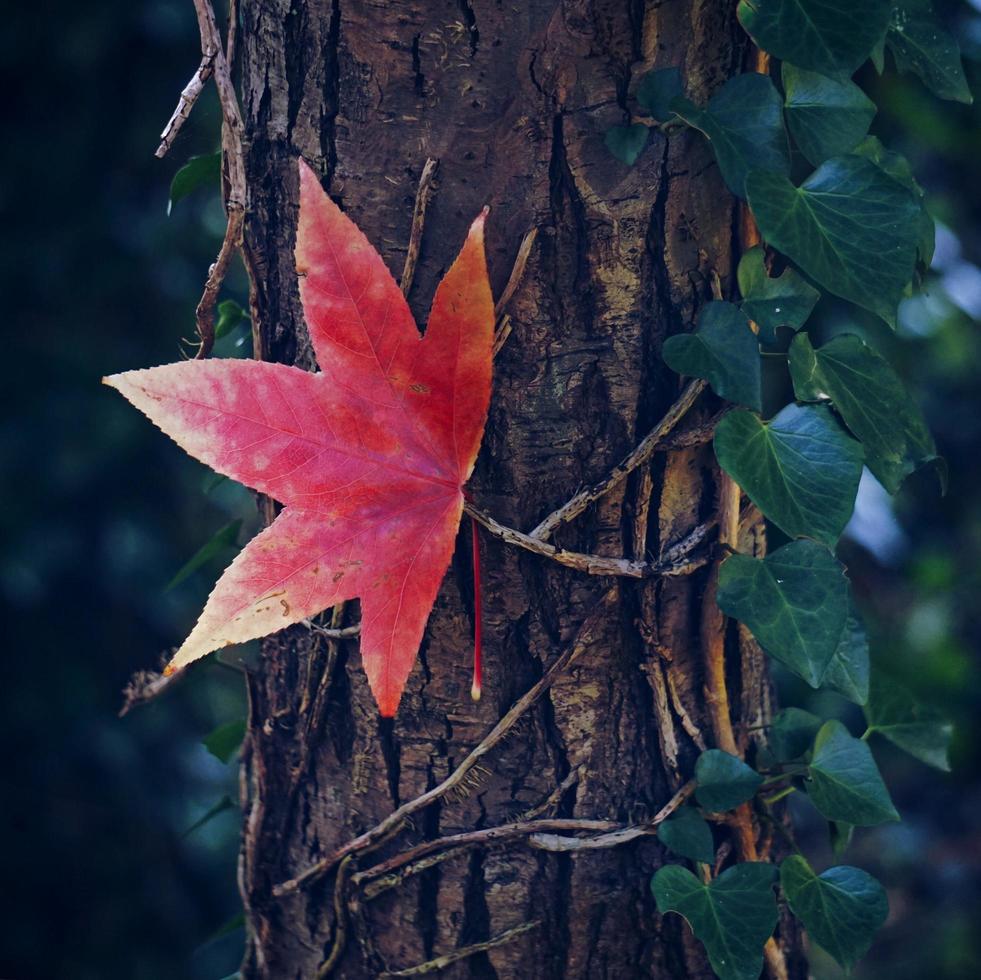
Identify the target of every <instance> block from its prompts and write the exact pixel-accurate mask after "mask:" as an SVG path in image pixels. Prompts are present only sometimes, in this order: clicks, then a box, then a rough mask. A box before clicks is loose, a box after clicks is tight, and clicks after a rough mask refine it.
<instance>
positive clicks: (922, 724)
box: [865, 672, 953, 772]
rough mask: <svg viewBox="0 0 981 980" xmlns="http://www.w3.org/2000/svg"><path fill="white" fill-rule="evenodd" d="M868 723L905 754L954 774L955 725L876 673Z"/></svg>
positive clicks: (872, 687) (868, 705)
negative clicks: (951, 751) (951, 757)
mask: <svg viewBox="0 0 981 980" xmlns="http://www.w3.org/2000/svg"><path fill="white" fill-rule="evenodd" d="M865 720H866V721H867V722H868V726H869V729H870V731H873V732H878V733H879V734H880V735H882V736H884V737H885V738H887V739H889V741H890V742H892V743H893V744H894V745H898V746H899V748H901V749H902V750H903V751H904V752H908V753H909V754H910V755H911V756H913V757H914V758H917V759H919V760H920V761H921V762H925V763H926V764H927V765H928V766H933V767H935V768H936V769H942V770H943V771H944V772H950V761H949V759H948V757H947V755H948V751H949V749H950V739H951V736H952V735H953V726H952V725H951V724H950V722H949V721H948V720H947V719H946V718H944V717H943V715H941V714H940V713H939V712H938V711H935V710H934V709H932V708H928V707H926V706H924V705H922V704H919V703H918V702H917V700H916V698H914V697H913V695H912V694H910V692H909V691H908V690H906V688H905V687H903V686H902V685H900V684H897V683H896V682H895V681H893V680H891V679H890V678H888V677H883V676H882V675H881V674H879V673H878V672H876V673H875V674H874V675H873V678H872V685H871V690H870V691H869V702H868V704H867V705H866V706H865Z"/></svg>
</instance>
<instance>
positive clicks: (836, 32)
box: [736, 0, 892, 77]
mask: <svg viewBox="0 0 981 980" xmlns="http://www.w3.org/2000/svg"><path fill="white" fill-rule="evenodd" d="M891 9H892V0H861V2H858V3H856V2H855V0H739V6H738V7H737V8H736V13H737V15H738V17H739V23H740V24H742V25H743V27H744V28H745V30H746V32H747V33H748V34H749V35H750V36H751V37H752V38H753V40H754V41H755V42H756V44H757V46H758V47H760V48H762V49H763V50H764V51H767V52H769V53H770V54H772V55H773V57H774V58H779V59H780V60H781V61H790V62H793V64H795V65H800V66H801V68H809V69H810V70H811V71H817V72H820V73H821V74H822V75H830V76H832V77H848V76H850V75H851V74H852V73H853V72H854V71H855V69H856V68H858V66H859V65H861V64H862V62H863V61H865V59H866V58H868V56H869V55H870V54H871V52H872V49H873V48H874V47H875V45H876V44H877V43H878V42H879V41H880V40H881V39H882V36H883V35H884V34H885V32H886V25H887V24H888V22H889V12H890V10H891Z"/></svg>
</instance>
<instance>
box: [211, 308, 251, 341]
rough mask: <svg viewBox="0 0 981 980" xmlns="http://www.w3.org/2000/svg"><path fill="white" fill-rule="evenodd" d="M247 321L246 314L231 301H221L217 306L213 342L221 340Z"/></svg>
mask: <svg viewBox="0 0 981 980" xmlns="http://www.w3.org/2000/svg"><path fill="white" fill-rule="evenodd" d="M248 319H249V316H248V314H247V313H246V312H245V310H243V309H242V307H241V306H240V305H239V304H238V303H236V302H235V300H233V299H223V300H222V301H221V302H220V303H219V304H218V318H217V320H216V321H215V340H221V338H222V337H224V336H225V335H226V334H229V333H231V332H232V331H233V330H234V329H235V328H236V327H237V326H238V325H239V324H240V323H244V322H245V321H246V320H248Z"/></svg>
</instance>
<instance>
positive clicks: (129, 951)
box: [0, 0, 981, 980]
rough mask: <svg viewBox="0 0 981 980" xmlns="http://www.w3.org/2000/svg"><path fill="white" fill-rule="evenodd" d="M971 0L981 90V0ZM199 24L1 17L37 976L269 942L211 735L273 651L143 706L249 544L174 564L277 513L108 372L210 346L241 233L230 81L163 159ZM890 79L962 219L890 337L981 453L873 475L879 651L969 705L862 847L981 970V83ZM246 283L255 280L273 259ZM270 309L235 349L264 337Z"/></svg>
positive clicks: (14, 640) (120, 969)
mask: <svg viewBox="0 0 981 980" xmlns="http://www.w3.org/2000/svg"><path fill="white" fill-rule="evenodd" d="M975 2H976V3H977V0H975ZM941 6H942V7H943V9H944V11H945V13H946V15H947V17H948V20H949V22H950V23H951V25H952V26H954V27H955V29H956V30H957V33H958V35H959V37H960V40H961V44H962V47H963V49H964V51H965V55H966V62H967V72H968V77H969V79H970V80H971V83H972V88H973V89H974V91H975V92H981V68H979V61H978V59H981V3H977V6H976V7H975V6H971V5H970V4H967V3H964V2H949V3H945V4H942V5H941ZM198 45H199V42H198V36H197V29H196V26H195V22H194V19H193V11H192V8H191V4H190V3H189V2H187V0H145V2H141V3H136V4H133V3H124V2H120V0H117V2H109V3H103V4H101V5H89V4H77V3H69V2H67V0H40V2H34V3H31V4H15V5H12V6H10V7H9V8H8V9H7V11H6V13H5V26H4V29H3V30H2V31H0V82H2V87H0V91H2V92H3V93H4V116H5V125H4V127H3V138H2V140H0V229H2V232H0V296H2V297H3V302H4V318H5V336H6V337H7V338H8V343H9V344H10V345H11V346H10V347H9V348H8V350H7V354H6V355H5V357H4V374H5V381H4V385H3V396H4V399H5V402H6V406H5V411H4V413H3V421H2V428H0V463H2V474H3V486H4V506H3V508H2V512H0V522H2V554H0V598H2V602H3V636H4V638H5V639H4V648H5V649H4V656H3V672H4V676H3V683H2V698H3V704H2V708H0V745H2V747H3V750H4V758H3V763H2V765H0V840H2V846H0V855H2V857H0V862H2V883H3V889H4V893H5V897H6V902H5V904H6V907H7V912H6V913H5V914H4V916H3V918H2V920H0V977H3V978H5V980H35V978H45V980H46V978H58V980H61V978H72V980H88V978H93V980H95V978H98V980H114V978H120V980H122V978H125V980H144V978H145V980H158V978H172V977H174V978H176V977H179V978H189V980H198V978H200V980H219V978H222V977H225V976H227V975H229V974H232V973H234V971H235V970H236V968H237V964H238V959H239V955H240V951H241V946H242V930H241V928H240V927H239V926H238V919H237V916H238V914H239V912H240V907H239V904H238V899H237V894H236V887H235V860H236V848H237V833H238V819H239V814H238V810H237V808H236V807H235V806H234V805H229V798H230V799H231V800H236V799H237V793H238V790H237V785H236V784H237V774H236V771H235V768H236V767H235V757H234V755H232V757H231V759H230V761H229V762H228V763H225V762H222V761H220V759H219V758H217V757H216V756H215V755H214V754H212V753H211V752H209V750H208V749H207V748H206V747H205V745H204V744H203V740H204V739H206V738H207V737H208V736H209V734H210V733H212V732H214V731H215V730H216V729H220V730H223V731H224V732H226V733H228V732H231V731H234V729H235V726H236V724H237V723H239V722H240V720H241V719H242V717H243V716H244V712H245V704H244V685H243V683H242V677H241V674H240V673H239V672H238V670H237V669H236V667H235V665H234V662H230V663H218V662H208V663H207V664H205V665H204V666H202V667H199V668H198V669H197V670H195V671H194V674H193V678H191V679H189V681H185V682H181V683H180V684H179V685H178V686H176V687H175V688H174V689H173V690H171V691H169V692H168V694H167V695H166V696H165V697H163V698H161V699H159V700H157V701H155V702H153V703H151V704H149V705H147V706H144V707H142V708H139V709H137V710H135V711H133V712H132V713H131V714H129V715H127V716H126V717H125V718H123V719H120V718H118V717H117V713H118V711H119V708H120V705H121V701H122V698H121V695H120V691H121V689H122V688H123V687H124V685H125V683H126V681H127V680H128V678H129V676H130V675H131V673H132V672H133V671H134V670H135V669H137V668H140V667H144V668H152V667H156V666H158V665H159V660H160V657H161V656H162V655H163V654H164V653H165V652H166V651H167V650H168V649H169V648H170V647H171V646H173V645H174V644H176V643H177V642H179V640H180V639H181V638H182V636H183V635H184V634H185V633H186V631H187V630H188V629H189V628H190V626H191V625H192V623H193V621H194V619H195V617H196V615H197V613H198V611H199V610H200V607H201V605H202V603H203V601H204V598H205V597H206V595H207V592H208V590H209V588H210V585H211V583H212V582H213V580H214V578H215V576H216V574H217V572H218V571H219V569H220V568H221V566H222V564H223V563H224V562H227V560H228V559H229V558H230V557H231V555H232V553H233V551H232V550H231V549H230V548H225V549H223V550H222V551H221V552H220V553H219V554H218V555H217V556H216V557H214V558H213V559H212V560H210V561H209V562H207V563H205V564H204V565H203V567H201V568H200V569H199V570H198V571H196V572H194V573H193V574H191V575H190V576H188V577H187V578H186V579H185V580H184V581H183V582H181V583H180V584H178V585H176V586H175V587H173V588H171V589H169V590H168V589H167V585H168V583H169V582H170V581H171V579H172V578H173V576H174V575H175V573H176V572H177V571H178V570H179V569H180V568H181V567H182V566H183V565H184V564H185V563H186V562H187V561H188V559H189V558H190V557H191V556H192V555H194V553H195V552H196V551H197V550H198V549H199V548H200V547H201V546H202V545H203V544H204V543H205V542H207V541H208V540H209V539H211V537H212V536H213V535H214V534H215V533H216V532H218V531H219V530H220V529H222V528H224V527H226V526H227V525H228V524H229V522H231V521H235V520H242V521H243V526H242V527H241V529H240V530H239V532H238V540H239V542H241V541H243V540H245V538H246V536H247V535H248V533H249V531H250V528H251V527H254V526H255V523H256V517H255V507H254V504H253V503H252V501H251V499H250V497H249V496H248V495H247V494H246V493H244V491H241V489H240V488H238V487H236V486H234V485H232V484H230V483H228V482H225V483H219V484H217V485H215V481H214V480H213V479H211V478H209V474H208V471H207V470H206V469H205V468H204V467H202V466H200V465H199V464H197V463H195V462H194V461H192V460H190V459H188V458H187V457H186V456H184V455H183V454H182V453H181V452H180V451H179V450H178V449H177V448H176V447H174V446H173V445H172V444H171V443H170V442H169V441H168V440H166V439H164V438H162V437H161V436H160V435H159V433H157V432H156V431H155V430H153V429H152V427H150V426H149V425H148V424H147V423H146V422H145V420H144V419H143V418H142V417H141V416H140V415H139V414H138V413H136V412H134V411H133V410H132V409H130V408H129V407H128V406H126V405H125V404H124V402H123V401H122V399H120V398H119V397H118V396H117V395H115V394H114V393H113V392H111V391H109V390H108V389H106V388H103V387H101V386H100V384H99V379H100V377H101V376H103V375H105V374H110V373H112V372H115V371H118V370H124V369H128V368H133V367H139V366H149V365H153V364H158V363H163V362H167V361H172V360H174V359H175V358H176V357H178V356H179V342H180V338H181V337H187V336H190V335H191V334H192V333H193V310H194V306H195V303H196V302H197V299H198V297H199V295H200V288H201V285H202V283H203V280H204V276H205V274H206V270H207V267H208V264H209V262H210V261H211V260H212V259H213V257H214V254H215V252H216V249H217V245H218V243H219V241H220V236H221V233H222V230H223V227H224V219H223V215H222V211H221V207H220V203H219V200H218V195H217V191H216V190H210V189H202V190H198V191H196V192H194V193H193V194H191V195H189V196H188V197H186V198H185V199H183V200H181V201H178V202H177V203H176V204H175V205H174V207H173V210H172V213H171V214H170V215H169V216H168V213H167V204H168V187H169V184H170V181H171V178H172V177H173V175H174V173H175V172H176V171H177V170H178V168H179V167H180V166H181V164H182V163H184V162H185V161H186V160H187V159H188V158H189V157H191V156H193V155H196V154H207V153H210V152H213V151H214V150H216V149H217V140H218V131H219V114H218V108H217V105H216V103H215V101H214V99H213V97H212V96H211V94H210V92H209V93H208V95H207V96H206V97H205V98H203V99H202V100H201V102H200V103H199V104H198V106H197V107H196V108H195V110H194V113H193V115H192V117H191V120H190V122H189V123H188V125H186V126H185V128H184V130H183V133H182V135H181V136H180V137H179V139H178V141H177V143H176V145H175V146H174V148H173V150H172V151H171V153H170V155H169V156H168V157H167V158H166V159H165V160H164V161H159V160H156V159H155V158H154V156H153V151H154V149H155V148H156V145H157V137H158V134H159V132H160V129H161V128H162V126H163V123H164V122H165V121H166V119H167V118H168V117H169V115H170V113H171V111H172V110H173V108H174V105H175V101H176V97H177V94H178V92H179V91H180V90H181V89H182V88H183V86H184V85H185V84H186V82H187V80H188V78H189V77H190V75H191V72H192V71H193V70H194V68H195V67H196V65H197V62H198V54H197V52H198V50H199V46H198ZM859 80H860V81H862V82H863V84H865V85H866V86H867V88H869V90H870V91H872V93H873V96H874V98H875V99H876V101H877V102H878V103H879V105H880V113H879V116H878V118H877V120H876V122H875V124H874V126H873V132H874V133H877V134H878V135H879V136H880V137H881V138H882V139H883V140H884V142H885V143H886V144H887V145H889V146H891V147H892V148H894V149H897V150H900V151H902V152H903V153H905V154H906V155H907V156H908V157H909V159H910V160H911V161H912V163H913V166H914V170H915V171H916V173H917V176H918V177H919V179H920V181H921V183H922V184H923V185H924V186H925V188H926V189H927V192H928V195H929V201H930V206H931V209H932V211H933V213H934V215H935V216H936V218H937V219H938V222H939V223H940V227H939V229H938V248H937V256H936V260H935V263H934V270H933V273H932V274H931V277H930V280H929V283H928V290H927V294H926V295H925V296H923V297H920V298H916V299H913V300H909V301H907V303H906V304H905V306H904V308H903V310H902V316H901V328H900V331H899V333H898V336H897V337H894V338H883V337H881V336H880V337H877V340H878V341H879V342H880V343H882V344H886V345H887V346H888V347H889V348H890V350H891V353H892V354H893V356H894V358H895V359H896V362H897V363H898V364H899V365H900V366H901V367H902V370H903V373H904V375H905V376H906V378H907V380H908V382H909V384H910V385H911V387H912V388H913V389H914V390H915V391H916V392H917V393H918V396H919V397H920V399H921V401H922V403H923V404H924V406H925V407H926V410H927V412H928V416H929V419H930V422H931V424H932V426H933V429H934V431H935V433H936V435H937V439H938V443H939V445H940V449H941V452H942V453H943V454H944V455H945V456H946V457H947V459H948V461H949V463H950V472H951V481H950V491H949V493H948V495H947V496H946V497H944V498H941V497H940V496H939V494H938V492H937V488H936V481H935V480H934V479H933V478H932V477H930V476H929V475H927V474H920V475H918V476H916V477H914V478H913V479H911V480H910V481H909V483H908V484H907V486H906V487H905V488H904V490H903V491H902V493H901V494H900V496H899V497H898V499H897V500H896V501H895V502H891V501H890V500H889V499H888V498H887V497H886V496H885V494H884V492H882V491H881V490H879V489H878V488H877V486H876V485H875V484H874V483H867V484H865V485H864V486H863V491H862V493H861V496H860V500H859V507H858V512H857V516H856V519H855V521H854V522H853V527H852V533H851V536H850V539H849V540H848V541H847V542H846V543H845V544H844V549H845V552H846V554H845V557H846V558H847V560H848V561H849V563H850V565H851V569H852V576H853V578H854V579H855V580H856V582H857V586H858V592H859V596H860V599H861V601H862V606H863V610H864V612H865V614H866V617H867V619H868V620H869V626H870V629H871V632H872V633H873V635H874V653H875V656H876V657H877V658H878V659H880V660H881V661H883V662H886V663H888V665H889V666H890V667H891V668H892V670H893V671H894V672H898V673H900V674H901V675H905V676H907V677H908V678H909V679H910V680H911V681H912V682H913V683H914V684H915V685H916V687H917V689H918V690H920V691H922V692H924V693H925V694H926V695H927V696H928V697H930V698H931V699H932V700H934V701H935V702H937V703H938V704H939V705H940V706H941V707H942V708H943V709H944V710H945V711H947V712H948V713H949V714H950V715H951V716H952V717H953V718H954V720H955V721H956V724H957V730H956V738H955V744H954V752H953V762H954V771H953V773H952V774H950V775H945V774H942V773H938V772H935V771H933V770H930V769H927V768H926V767H925V766H923V765H921V764H920V763H917V762H915V761H913V760H911V759H909V758H907V757H905V756H901V755H900V754H899V753H898V752H893V751H890V750H889V747H888V745H886V744H877V745H876V753H877V756H878V758H879V760H880V762H881V764H882V765H883V767H884V768H885V769H886V772H887V780H888V782H889V783H890V786H891V788H892V791H893V795H894V798H895V800H896V803H897V805H898V807H899V809H900V811H901V812H902V814H903V816H904V820H903V822H902V823H901V824H897V825H891V826H888V827H885V828H880V829H877V830H873V831H864V832H859V833H858V834H857V836H856V838H855V840H854V842H853V844H852V846H851V848H850V850H849V851H848V852H847V854H846V855H845V858H844V860H845V861H846V862H848V863H854V864H858V865H861V866H863V867H866V868H867V869H868V870H870V871H872V872H874V873H875V874H876V875H877V876H878V877H880V878H881V880H882V881H883V883H884V884H885V885H886V887H887V889H888V891H889V897H890V903H891V906H892V914H891V917H890V920H889V923H888V924H887V926H886V927H885V928H884V930H883V931H882V933H881V935H880V939H879V941H878V943H877V944H876V946H875V947H874V948H873V950H872V952H871V954H870V955H869V956H868V958H867V959H866V961H865V962H864V963H863V964H862V966H861V967H860V968H859V971H858V974H859V976H861V977H865V978H878V977H888V978H889V980H905V978H910V980H912V978H921V977H923V976H927V975H929V976H931V977H932V978H934V980H947V978H951V980H952V978H958V980H960V978H973V977H981V935H979V930H978V928H977V924H978V923H979V922H981V829H979V820H978V816H977V815H978V814H979V813H981V771H979V770H981V731H979V721H978V718H979V708H981V682H979V681H981V678H979V665H978V661H977V656H976V651H977V649H978V646H979V638H981V601H979V598H978V596H979V595H981V494H979V493H978V487H979V485H981V385H979V384H978V380H977V378H978V372H979V366H981V332H979V330H978V323H977V320H978V318H981V268H979V265H981V220H979V218H981V215H979V212H981V180H979V179H978V163H977V161H978V160H979V159H981V125H979V124H981V111H979V108H978V107H977V106H974V107H964V106H960V105H955V104H953V103H946V102H940V101H939V100H937V99H935V98H933V97H932V96H930V95H929V94H928V93H927V92H926V91H925V90H924V89H923V88H922V87H921V86H920V84H919V83H918V82H917V81H916V80H915V79H913V78H910V77H897V76H896V75H895V74H894V73H893V72H891V71H890V72H887V75H886V77H885V78H884V79H882V80H879V79H877V78H876V77H875V75H874V73H873V72H872V71H871V70H869V69H867V70H865V71H864V73H863V74H862V75H860V78H859ZM226 294H227V295H228V296H229V297H231V298H237V299H238V300H239V301H240V302H243V303H244V301H245V296H244V282H243V280H242V278H241V275H238V276H237V277H233V279H232V280H231V281H230V283H229V285H228V287H227V289H226ZM838 315H839V314H838V312H837V311H836V310H834V309H830V310H828V311H826V312H825V318H826V321H827V322H826V324H825V328H826V329H828V330H834V329H838V328H840V326H841V325H842V324H841V323H840V322H836V321H835V317H837V316H838ZM860 326H864V328H866V329H868V330H874V329H875V328H874V327H872V326H871V325H869V324H863V325H860ZM247 329H248V327H247V324H245V325H243V326H240V327H239V328H238V329H236V330H233V331H232V332H231V333H230V334H229V335H228V336H227V337H225V338H224V339H223V340H222V342H221V343H222V345H223V347H222V348H221V349H220V350H219V353H220V354H223V355H224V356H229V355H234V354H247V353H248V339H247ZM233 531H234V529H233ZM784 696H785V699H790V700H793V701H795V702H796V703H800V704H807V699H806V695H805V693H804V692H801V691H799V690H796V689H794V688H793V687H791V686H787V687H786V689H785V691H784ZM823 707H825V708H826V709H828V710H830V711H839V710H840V711H842V712H844V714H845V717H846V718H848V717H852V716H849V715H848V712H847V708H846V707H845V706H844V704H843V703H839V702H834V703H831V702H828V703H826V704H825V705H824V706H823ZM232 741H234V739H233V740H232ZM213 748H215V749H216V751H218V752H219V754H224V753H222V752H221V751H220V748H219V747H218V746H216V745H214V743H213ZM209 814H213V815H211V816H210V818H209V819H207V820H205V821H204V822H203V823H202V822H201V821H202V819H203V818H206V817H209ZM196 824H197V826H195V825H196ZM802 831H803V836H804V847H805V850H806V851H807V852H808V853H809V854H811V855H812V856H813V857H814V858H815V860H816V861H818V862H820V860H821V859H822V857H823V856H825V853H824V852H825V850H826V849H825V848H824V844H823V837H824V828H823V827H819V826H817V825H816V824H812V823H809V818H808V815H807V813H806V812H803V813H802ZM814 965H815V973H816V974H817V975H818V976H819V977H827V978H830V977H835V976H837V974H836V973H835V970H834V968H833V966H831V965H829V964H828V963H827V962H826V961H825V960H824V959H823V958H822V957H820V956H818V957H816V958H815V962H814Z"/></svg>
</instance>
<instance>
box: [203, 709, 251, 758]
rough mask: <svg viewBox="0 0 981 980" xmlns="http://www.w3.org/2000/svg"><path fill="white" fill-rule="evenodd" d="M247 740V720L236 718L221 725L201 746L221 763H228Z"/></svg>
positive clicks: (206, 737)
mask: <svg viewBox="0 0 981 980" xmlns="http://www.w3.org/2000/svg"><path fill="white" fill-rule="evenodd" d="M244 738H245V719H244V718H236V719H235V720H234V721H226V722H225V724H223V725H219V726H218V727H217V728H216V729H215V730H214V731H213V732H211V734H210V735H206V736H205V737H204V738H203V739H202V740H201V744H202V745H203V746H204V747H205V748H206V749H207V750H208V751H209V752H210V753H211V754H212V755H213V756H214V757H215V758H216V759H217V760H218V761H219V762H224V763H227V762H228V760H229V759H231V757H232V756H233V755H235V753H236V752H237V751H238V750H239V748H240V747H241V745H242V739H244Z"/></svg>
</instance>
